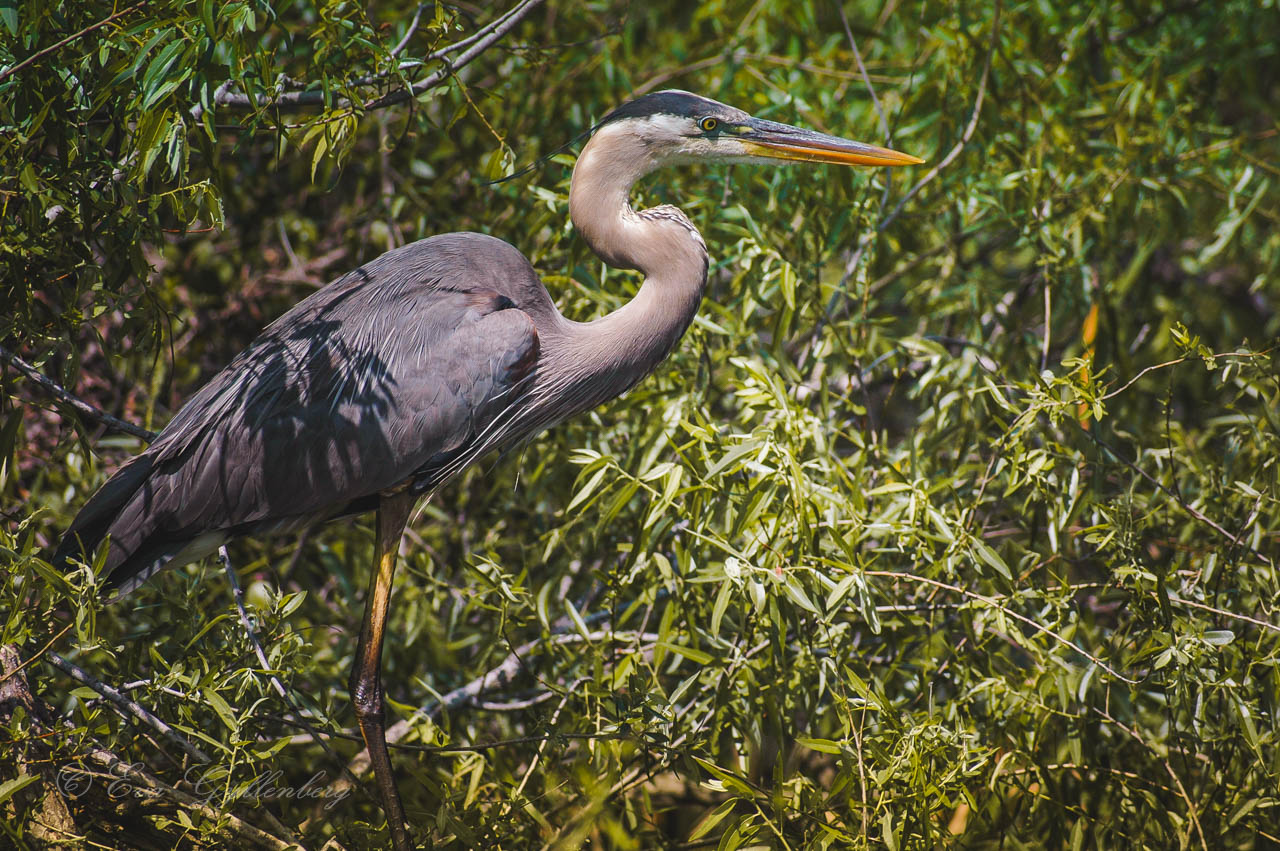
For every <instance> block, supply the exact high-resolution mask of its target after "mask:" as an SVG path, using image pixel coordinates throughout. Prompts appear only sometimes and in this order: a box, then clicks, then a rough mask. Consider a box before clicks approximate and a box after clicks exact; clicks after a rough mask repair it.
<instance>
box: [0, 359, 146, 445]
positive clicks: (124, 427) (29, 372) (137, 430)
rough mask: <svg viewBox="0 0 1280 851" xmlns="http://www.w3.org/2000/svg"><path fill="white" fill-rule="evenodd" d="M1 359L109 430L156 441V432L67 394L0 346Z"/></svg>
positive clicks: (59, 386) (59, 399)
mask: <svg viewBox="0 0 1280 851" xmlns="http://www.w3.org/2000/svg"><path fill="white" fill-rule="evenodd" d="M0 358H4V359H5V360H6V361H8V362H9V363H11V364H13V366H14V368H16V369H17V370H18V371H19V372H21V373H22V374H23V375H25V376H26V377H27V378H28V379H30V380H31V381H33V382H35V383H36V384H38V385H39V386H40V387H41V388H42V389H43V390H44V391H45V392H46V393H48V394H49V395H50V396H52V397H54V398H55V399H57V400H58V401H59V402H62V403H64V404H66V405H69V406H70V407H71V408H73V409H74V410H75V411H76V412H78V413H80V414H83V415H84V416H86V417H89V418H90V419H92V420H97V421H98V422H100V423H102V424H103V425H105V426H107V427H108V428H112V429H115V430H116V431H123V432H125V433H126V434H131V435H133V436H134V437H139V438H142V439H143V440H145V441H147V442H148V443H150V442H151V441H153V440H155V439H156V433H155V432H153V431H147V430H146V429H145V428H142V427H141V426H136V425H134V424H133V423H129V422H125V421H124V420H122V419H118V418H117V417H113V416H111V415H110V414H108V413H107V412H106V411H103V410H102V409H100V408H95V407H94V406H93V405H90V404H89V403H88V402H86V401H84V400H83V399H81V398H80V397H79V396H75V395H73V394H71V393H69V392H67V391H66V390H65V389H63V388H62V386H61V385H59V384H57V383H56V382H54V381H52V380H51V379H49V378H48V377H46V376H45V375H44V374H43V373H41V372H40V370H38V369H36V368H35V367H34V366H32V365H31V364H29V363H27V362H26V361H25V360H23V359H22V358H20V357H18V356H17V355H16V354H14V353H13V352H11V351H9V350H8V349H6V348H5V347H4V346H0Z"/></svg>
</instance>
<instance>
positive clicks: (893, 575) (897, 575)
mask: <svg viewBox="0 0 1280 851" xmlns="http://www.w3.org/2000/svg"><path fill="white" fill-rule="evenodd" d="M866 574H867V576H883V577H886V578H889V579H905V580H908V581H910V582H923V583H924V584H926V585H932V586H934V587H935V588H941V589H943V590H945V591H952V592H954V593H956V594H961V595H963V596H965V597H968V598H970V599H972V600H978V601H979V602H982V603H986V604H987V605H988V606H992V607H993V608H996V609H999V610H1000V611H1002V612H1004V613H1005V614H1006V615H1008V616H1009V617H1011V618H1013V619H1014V620H1016V621H1020V622H1021V623H1024V624H1026V625H1027V626H1029V627H1031V628H1032V629H1034V630H1035V631H1036V632H1039V633H1041V634H1042V635H1047V636H1049V637H1050V638H1052V639H1053V640H1054V641H1057V642H1058V643H1059V644H1062V645H1065V646H1067V647H1070V648H1071V649H1072V650H1074V651H1076V652H1077V653H1079V654H1080V655H1081V656H1083V657H1085V658H1086V659H1088V660H1089V661H1090V662H1092V663H1093V664H1095V665H1097V666H1098V667H1099V668H1101V669H1102V670H1104V671H1106V672H1107V673H1108V674H1110V675H1111V676H1113V677H1115V678H1116V679H1118V680H1121V681H1122V682H1126V683H1128V684H1129V685H1137V684H1138V682H1140V681H1139V680H1136V679H1131V678H1129V677H1126V676H1125V675H1124V674H1122V673H1120V672H1119V671H1117V670H1116V669H1115V668H1113V667H1111V666H1110V665H1108V664H1107V663H1106V662H1104V661H1102V660H1101V659H1099V658H1098V657H1097V656H1094V655H1093V654H1092V653H1090V652H1089V651H1087V650H1085V649H1084V648H1083V647H1081V646H1080V645H1078V644H1076V643H1075V642H1073V641H1071V640H1070V639H1068V638H1065V637H1063V636H1061V635H1059V634H1058V633H1056V632H1054V631H1053V630H1051V629H1049V628H1048V627H1047V626H1042V625H1041V624H1038V623H1036V622H1035V621H1034V620H1032V619H1031V618H1029V617H1027V616H1026V615H1024V614H1021V613H1019V612H1015V611H1014V610H1013V609H1010V608H1009V607H1008V606H1004V605H1001V603H1000V601H999V600H997V599H996V598H994V597H988V596H987V595H986V594H979V593H978V592H976V591H970V590H969V589H968V588H961V587H960V586H959V585H952V584H951V583H949V582H941V581H939V580H937V579H930V578H929V577H927V576H920V575H918V574H915V573H903V572H902V571H897V570H868V571H867V572H866Z"/></svg>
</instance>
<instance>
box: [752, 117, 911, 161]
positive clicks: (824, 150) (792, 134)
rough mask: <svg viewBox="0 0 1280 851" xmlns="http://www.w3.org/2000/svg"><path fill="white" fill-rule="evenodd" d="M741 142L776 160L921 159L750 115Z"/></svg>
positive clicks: (762, 155)
mask: <svg viewBox="0 0 1280 851" xmlns="http://www.w3.org/2000/svg"><path fill="white" fill-rule="evenodd" d="M741 139H742V143H743V145H745V146H746V148H747V150H748V151H749V152H750V154H751V155H752V156H757V157H768V158H770V159H778V160H792V161H798V162H811V163H837V164H839V165H875V166H895V165H919V164H920V163H922V162H924V160H922V159H920V158H919V157H913V156H911V155H910V154H903V153H900V152H898V151H891V150H889V149H888V148H881V147H879V146H878V145H868V144H866V143H864V142H853V141H850V140H848V139H841V138H839V137H837V136H828V135H827V134H826V133H818V132H816V131H814V130H805V129H803V128H800V127H792V126H791V125H790V124H779V123H778V122H776V121H764V120H762V119H759V118H753V119H751V121H750V122H748V123H747V126H746V129H745V132H743V133H742V134H741Z"/></svg>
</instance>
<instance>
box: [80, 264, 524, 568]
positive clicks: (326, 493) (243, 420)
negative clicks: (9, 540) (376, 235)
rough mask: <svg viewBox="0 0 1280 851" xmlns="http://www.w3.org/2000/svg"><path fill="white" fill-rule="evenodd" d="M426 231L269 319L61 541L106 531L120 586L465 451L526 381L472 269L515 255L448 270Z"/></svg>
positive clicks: (357, 498)
mask: <svg viewBox="0 0 1280 851" xmlns="http://www.w3.org/2000/svg"><path fill="white" fill-rule="evenodd" d="M431 242H432V240H426V241H424V242H423V243H416V244H415V245H413V246H406V247H405V249H400V250H399V251H398V252H390V253H389V254H387V255H383V257H381V258H379V259H378V260H375V261H373V262H372V263H370V264H368V265H366V266H364V267H361V268H360V269H358V270H356V271H355V272H353V273H351V274H349V275H347V276H345V277H343V278H341V279H339V280H337V281H335V282H334V283H333V284H331V285H329V286H328V287H325V288H324V289H323V290H320V291H319V292H317V293H315V294H313V295H312V296H310V297H309V298H307V299H305V300H304V301H302V302H300V303H299V304H298V305H297V306H296V307H295V308H294V309H293V310H291V311H289V312H288V313H286V314H285V315H284V316H282V317H281V318H280V319H279V320H277V321H276V322H275V323H273V324H272V325H271V326H269V327H268V328H267V329H266V330H265V331H264V332H263V333H262V335H261V336H259V337H258V338H257V339H256V340H255V341H254V342H253V343H252V344H251V345H250V346H249V348H247V349H246V350H245V351H244V352H242V353H241V354H240V355H239V356H238V357H237V358H236V359H235V360H234V361H232V363H231V364H230V365H228V366H227V368H226V369H224V370H223V371H222V372H220V373H219V374H218V375H216V376H215V377H214V378H213V379H212V380H211V381H210V382H209V383H208V384H206V385H205V386H204V387H203V388H201V389H200V390H199V391H198V392H197V393H196V394H195V395H194V396H193V397H192V398H191V399H190V401H188V403H187V404H186V405H185V406H183V408H182V410H181V411H180V412H179V413H178V414H177V416H175V417H174V419H173V421H172V422H171V423H170V424H169V426H168V427H167V428H166V429H165V430H164V431H163V432H162V433H161V434H160V436H159V437H158V438H157V440H156V441H155V443H153V444H152V445H151V446H150V447H149V448H148V449H147V451H146V452H144V453H143V454H142V455H140V456H138V457H137V458H135V459H133V460H132V461H130V462H129V463H128V464H126V465H125V466H124V467H123V468H121V470H120V471H118V472H117V474H116V475H115V476H114V477H113V478H112V479H111V480H110V481H108V483H107V484H106V485H104V486H103V488H102V489H101V490H100V491H99V492H98V494H96V495H95V496H94V497H93V499H91V500H90V501H89V503H88V504H86V506H85V507H84V509H83V510H82V511H81V513H80V514H79V516H77V518H76V520H75V522H74V523H73V525H72V527H71V529H70V530H69V531H68V534H67V537H66V539H65V540H64V542H63V546H62V548H60V550H59V553H58V555H59V557H61V558H66V557H68V556H70V555H73V554H83V553H85V552H90V551H92V549H93V548H94V547H95V546H96V544H97V543H98V542H99V541H100V540H101V539H102V538H103V537H104V536H105V535H108V534H109V535H110V536H111V539H112V546H111V552H110V554H109V556H108V562H107V566H108V581H109V583H110V584H111V585H117V586H120V585H123V586H124V587H125V588H126V590H127V589H128V588H131V587H133V585H135V584H137V583H138V582H141V581H143V580H144V579H145V578H147V577H148V576H150V575H151V574H152V573H154V572H155V571H157V570H159V569H160V568H162V567H163V566H165V564H166V563H168V562H169V561H170V560H172V559H174V558H175V557H177V558H181V559H182V560H187V559H188V558H189V557H191V556H193V555H198V554H199V553H196V552H193V551H192V547H193V546H196V547H197V548H199V545H200V543H201V542H203V544H204V546H205V548H206V549H208V548H209V546H210V545H211V546H216V545H217V543H220V542H221V541H222V540H225V539H226V538H228V537H231V536H234V535H239V534H251V533H255V532H263V531H275V530H288V529H296V528H301V527H303V526H305V525H308V524H309V523H311V522H314V521H316V520H324V519H329V518H331V517H334V516H337V515H340V514H343V513H349V512H351V511H355V510H365V509H367V508H371V507H373V506H374V504H375V501H376V496H377V494H379V493H380V492H383V491H386V490H389V489H392V488H396V487H400V486H404V485H409V486H417V487H418V488H420V489H421V488H424V487H429V486H431V485H433V484H435V483H436V482H435V481H434V480H433V477H434V476H438V475H439V472H440V471H441V470H442V469H443V468H445V467H446V466H448V465H449V464H450V462H451V461H454V460H455V459H457V458H459V457H460V456H462V455H464V454H466V453H468V452H474V450H475V448H476V442H477V438H478V437H479V435H481V434H483V433H484V431H485V428H486V426H487V425H489V424H490V423H492V422H493V421H494V419H495V418H496V417H498V416H499V415H500V414H501V413H502V412H503V411H504V410H506V409H507V407H508V406H509V405H510V404H511V403H512V402H514V401H515V400H516V399H517V398H519V396H520V394H521V393H522V391H523V389H524V387H525V386H527V383H528V382H527V379H528V378H529V376H530V375H531V374H532V370H533V367H534V365H535V364H536V362H537V357H538V335H537V331H536V329H535V326H534V323H533V320H532V319H530V317H529V316H528V315H527V314H526V313H524V312H523V311H521V310H519V309H518V308H517V307H516V305H515V303H514V302H513V301H512V300H511V299H509V298H507V297H506V296H504V295H501V294H500V293H499V292H498V291H497V290H496V289H494V288H493V287H492V283H493V282H492V280H491V279H490V280H487V281H483V282H474V283H473V281H476V279H477V278H484V277H486V276H487V275H489V274H492V273H494V272H495V271H497V272H503V271H505V272H507V273H515V274H519V273H520V272H521V269H520V267H519V266H518V265H516V266H515V267H514V268H513V269H511V270H502V269H498V270H494V269H483V268H480V269H476V268H470V267H464V268H462V269H461V270H460V269H459V266H458V265H457V263H456V262H443V261H442V259H441V257H439V256H437V255H438V254H439V252H432V251H430V250H429V249H430V248H431V246H430V245H426V243H431ZM493 242H496V240H494V241H493ZM499 245H502V246H503V247H504V248H505V249H506V250H507V251H510V252H511V253H513V254H515V253H516V252H515V251H514V249H511V248H510V246H506V245H505V243H499ZM406 249H415V250H416V252H417V253H416V254H413V255H411V256H409V257H406V256H405V254H404V252H406ZM393 255H399V256H393ZM517 256H518V254H517ZM447 259H449V260H452V261H456V260H457V258H456V257H452V256H451V255H448V256H447ZM519 259H520V262H521V263H523V266H524V269H526V270H527V274H529V275H532V270H531V269H528V264H527V262H526V261H524V259H523V257H520V258H519ZM410 261H416V262H410ZM468 272H469V273H470V274H466V273H468ZM486 284H487V285H486ZM502 288H503V289H508V291H510V289H509V288H508V287H505V286H504V287H502Z"/></svg>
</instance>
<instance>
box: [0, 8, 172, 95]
mask: <svg viewBox="0 0 1280 851" xmlns="http://www.w3.org/2000/svg"><path fill="white" fill-rule="evenodd" d="M147 2H148V0H139V2H137V3H134V4H133V5H132V6H129V7H127V8H125V9H121V10H120V11H119V12H115V13H114V14H111V15H108V16H107V17H105V18H103V19H102V20H101V21H98V22H97V23H96V24H90V25H89V26H87V27H85V28H84V29H82V30H80V31H79V32H75V33H72V34H71V35H69V36H67V37H66V38H64V39H63V40H62V41H59V42H57V43H55V44H51V45H49V46H48V47H46V48H45V49H44V50H40V51H37V52H35V53H33V54H31V55H30V56H28V57H27V58H26V59H24V60H22V61H21V62H19V63H18V64H17V65H14V66H13V67H12V68H6V69H4V70H3V71H0V80H3V79H4V78H5V77H8V76H9V75H11V74H16V73H18V72H19V71H21V70H22V69H23V68H25V67H27V66H28V65H30V64H31V63H32V62H36V61H38V60H40V59H43V58H44V57H46V56H48V55H49V54H50V53H53V52H54V51H55V50H59V49H61V48H63V47H66V46H67V45H68V44H70V43H71V42H73V41H75V40H76V39H78V38H80V37H81V36H85V35H88V34H89V33H91V32H93V31H94V30H97V29H101V28H103V27H105V26H106V25H107V24H109V23H111V22H112V21H114V20H115V19H116V18H120V17H123V16H124V15H127V14H129V13H130V12H132V11H134V10H136V9H141V8H142V7H143V6H145V5H147Z"/></svg>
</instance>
